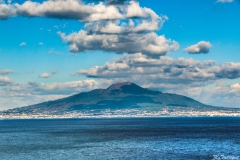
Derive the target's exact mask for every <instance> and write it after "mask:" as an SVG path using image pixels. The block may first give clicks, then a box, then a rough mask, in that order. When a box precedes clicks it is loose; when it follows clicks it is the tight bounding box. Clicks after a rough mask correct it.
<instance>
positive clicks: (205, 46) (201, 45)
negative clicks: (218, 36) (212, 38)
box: [184, 41, 212, 54]
mask: <svg viewBox="0 0 240 160" xmlns="http://www.w3.org/2000/svg"><path fill="white" fill-rule="evenodd" d="M211 47H212V45H211V43H210V42H205V41H200V42H198V43H197V44H194V45H192V46H189V47H187V48H185V49H184V51H185V52H188V53H191V54H200V53H208V52H209V49H210V48H211Z"/></svg>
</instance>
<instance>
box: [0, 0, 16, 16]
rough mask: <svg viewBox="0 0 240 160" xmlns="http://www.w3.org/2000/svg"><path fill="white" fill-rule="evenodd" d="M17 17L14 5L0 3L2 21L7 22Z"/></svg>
mask: <svg viewBox="0 0 240 160" xmlns="http://www.w3.org/2000/svg"><path fill="white" fill-rule="evenodd" d="M15 15H16V9H15V7H14V6H13V5H12V4H5V3H3V2H2V3H0V20H6V19H8V17H12V16H15Z"/></svg>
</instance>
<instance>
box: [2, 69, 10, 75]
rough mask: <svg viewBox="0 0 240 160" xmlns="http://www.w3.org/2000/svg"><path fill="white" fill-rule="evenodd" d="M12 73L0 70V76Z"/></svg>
mask: <svg viewBox="0 0 240 160" xmlns="http://www.w3.org/2000/svg"><path fill="white" fill-rule="evenodd" d="M11 73H13V71H12V70H0V75H8V74H11Z"/></svg>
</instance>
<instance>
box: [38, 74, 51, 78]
mask: <svg viewBox="0 0 240 160" xmlns="http://www.w3.org/2000/svg"><path fill="white" fill-rule="evenodd" d="M38 77H39V78H50V77H51V75H50V74H48V73H42V74H41V75H39V76H38Z"/></svg>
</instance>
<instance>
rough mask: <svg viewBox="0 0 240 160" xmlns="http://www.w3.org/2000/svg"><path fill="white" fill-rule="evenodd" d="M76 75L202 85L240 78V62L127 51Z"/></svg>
mask: <svg viewBox="0 0 240 160" xmlns="http://www.w3.org/2000/svg"><path fill="white" fill-rule="evenodd" d="M73 75H85V76H87V77H94V78H103V79H109V78H112V79H121V78H122V79H125V78H126V77H128V78H129V79H130V81H132V80H137V81H138V79H140V80H143V81H144V82H146V83H149V84H151V83H154V82H161V83H162V84H182V85H186V86H202V85H206V84H210V83H214V82H215V81H216V80H220V79H236V78H240V63H224V64H216V63H215V62H214V61H204V62H200V61H196V60H193V59H185V58H178V59H173V58H170V57H165V56H162V57H160V59H156V58H150V57H147V56H146V55H143V54H141V53H137V54H132V55H124V56H123V57H120V58H117V59H115V60H113V61H112V62H107V63H106V64H105V65H103V66H94V67H92V68H89V69H87V70H79V71H78V72H76V73H75V74H73Z"/></svg>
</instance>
